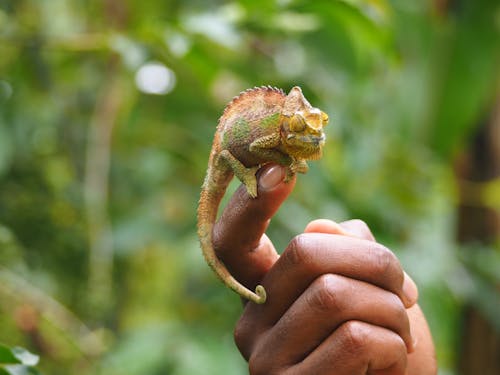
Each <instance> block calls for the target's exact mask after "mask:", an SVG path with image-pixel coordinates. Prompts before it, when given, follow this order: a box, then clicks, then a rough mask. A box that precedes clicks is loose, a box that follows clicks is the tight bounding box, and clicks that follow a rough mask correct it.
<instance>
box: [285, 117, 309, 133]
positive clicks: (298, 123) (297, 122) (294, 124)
mask: <svg viewBox="0 0 500 375" xmlns="http://www.w3.org/2000/svg"><path fill="white" fill-rule="evenodd" d="M289 125H290V130H291V131H292V132H301V131H303V130H304V129H305V128H306V121H305V120H304V118H303V117H302V116H301V115H293V116H292V117H291V118H290V123H289Z"/></svg>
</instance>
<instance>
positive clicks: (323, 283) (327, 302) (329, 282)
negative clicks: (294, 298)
mask: <svg viewBox="0 0 500 375" xmlns="http://www.w3.org/2000/svg"><path fill="white" fill-rule="evenodd" d="M343 284H344V283H343V282H342V280H341V278H339V277H338V276H336V275H332V274H325V275H322V276H320V277H318V278H317V279H316V280H315V281H314V283H313V284H312V286H311V289H312V290H311V293H309V294H307V296H308V304H309V305H310V306H311V307H312V308H313V309H315V310H317V311H320V312H330V313H335V314H338V313H339V312H341V311H342V310H343V309H344V304H343V301H344V298H342V295H343V293H342V291H343V289H344V285H343Z"/></svg>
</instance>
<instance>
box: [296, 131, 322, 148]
mask: <svg viewBox="0 0 500 375" xmlns="http://www.w3.org/2000/svg"><path fill="white" fill-rule="evenodd" d="M325 139H326V136H325V134H321V135H304V136H302V137H299V140H300V142H304V143H309V144H313V145H314V146H320V145H323V144H324V143H325Z"/></svg>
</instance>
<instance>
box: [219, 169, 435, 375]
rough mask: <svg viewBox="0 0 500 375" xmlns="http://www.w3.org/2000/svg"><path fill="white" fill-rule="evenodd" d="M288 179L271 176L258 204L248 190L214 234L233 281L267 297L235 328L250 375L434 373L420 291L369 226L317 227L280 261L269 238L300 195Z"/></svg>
mask: <svg viewBox="0 0 500 375" xmlns="http://www.w3.org/2000/svg"><path fill="white" fill-rule="evenodd" d="M284 178H285V170H284V168H283V167H280V166H277V165H269V166H266V167H264V168H263V169H262V170H261V171H260V173H259V175H258V182H259V186H258V189H259V190H258V197H257V198H256V199H252V198H250V197H249V196H248V194H247V193H246V190H245V188H244V187H243V186H241V187H240V188H239V189H238V190H237V191H236V193H235V194H234V195H233V197H232V199H231V200H230V202H229V204H228V206H227V207H226V209H225V210H224V212H223V214H222V215H221V219H220V220H219V222H218V223H217V225H216V227H215V230H214V247H215V249H216V252H217V254H218V256H219V257H220V259H221V260H222V261H223V262H224V263H225V264H226V266H227V267H228V269H229V270H230V272H231V273H232V274H233V275H234V276H235V277H236V278H237V279H238V280H240V282H242V283H243V284H244V285H246V286H247V287H249V288H251V289H253V288H254V287H255V286H256V285H257V284H262V285H263V286H264V287H265V289H266V291H267V294H268V300H267V302H266V303H265V304H263V305H256V304H254V303H251V302H250V303H247V304H246V306H245V309H244V311H243V314H242V316H241V318H240V320H239V322H238V323H237V325H236V328H235V341H236V345H237V346H238V348H239V350H240V351H241V353H242V355H243V356H244V358H245V359H246V360H247V361H248V363H249V369H250V374H251V375H264V374H286V375H292V374H307V375H316V374H318V375H320V374H321V375H365V374H373V375H403V374H407V375H417V374H419V375H433V374H436V363H435V359H434V347H433V343H432V339H431V335H430V332H429V330H428V327H427V323H426V321H425V318H424V316H423V314H422V312H421V310H420V308H419V307H418V305H417V303H416V302H417V298H418V292H417V288H416V286H415V284H414V282H413V281H412V280H411V278H410V277H409V276H408V275H406V274H405V273H404V271H403V269H402V267H401V264H400V263H399V261H398V259H397V258H396V256H395V255H394V254H393V253H392V252H391V251H390V250H389V249H387V248H385V247H384V246H382V245H381V244H378V243H377V242H376V241H375V239H374V237H373V235H372V234H371V232H370V230H369V228H368V227H367V226H366V224H365V223H363V222H362V221H360V220H351V221H347V222H344V223H340V224H337V223H335V222H333V221H330V220H324V219H320V220H315V221H312V222H311V223H309V224H308V225H307V227H306V228H305V230H304V233H301V234H299V235H297V236H296V237H295V238H294V239H293V240H292V241H291V242H290V244H289V245H288V247H287V248H286V249H285V250H284V252H283V254H282V255H281V256H279V255H278V253H277V252H276V250H275V248H274V246H273V244H272V243H271V241H270V240H269V238H268V237H267V236H266V235H265V230H266V228H267V226H268V224H269V220H270V218H271V217H272V216H273V215H274V214H275V212H276V211H277V210H278V208H279V206H280V205H281V204H282V203H283V201H284V200H285V199H286V197H287V196H288V195H289V194H290V192H291V191H292V189H293V187H294V184H295V180H293V181H291V182H288V183H284V182H283V180H284Z"/></svg>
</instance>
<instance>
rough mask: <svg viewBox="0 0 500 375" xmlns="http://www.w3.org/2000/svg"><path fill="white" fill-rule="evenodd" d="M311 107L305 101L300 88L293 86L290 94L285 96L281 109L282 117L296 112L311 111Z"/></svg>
mask: <svg viewBox="0 0 500 375" xmlns="http://www.w3.org/2000/svg"><path fill="white" fill-rule="evenodd" d="M311 108H312V106H311V104H309V102H308V101H307V99H306V98H305V97H304V95H303V94H302V90H301V89H300V87H298V86H295V87H293V88H292V89H291V90H290V93H289V94H288V95H287V96H286V99H285V104H284V107H283V115H284V116H292V115H293V114H295V113H296V112H298V111H304V110H308V109H311Z"/></svg>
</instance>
